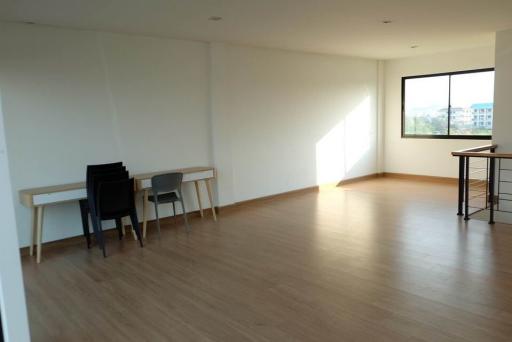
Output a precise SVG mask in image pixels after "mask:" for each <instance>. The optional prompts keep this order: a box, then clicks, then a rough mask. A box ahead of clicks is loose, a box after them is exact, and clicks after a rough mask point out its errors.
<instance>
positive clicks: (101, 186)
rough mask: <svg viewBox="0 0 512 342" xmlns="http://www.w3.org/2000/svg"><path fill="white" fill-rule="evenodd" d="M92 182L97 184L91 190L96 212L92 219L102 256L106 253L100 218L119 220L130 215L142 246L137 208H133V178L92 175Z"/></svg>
mask: <svg viewBox="0 0 512 342" xmlns="http://www.w3.org/2000/svg"><path fill="white" fill-rule="evenodd" d="M115 176H119V175H115ZM110 177H113V176H110ZM92 182H93V185H95V186H97V187H96V188H95V190H93V191H94V193H93V197H94V200H95V203H94V212H95V214H96V215H95V217H94V219H96V222H97V226H98V233H99V234H98V237H100V238H99V242H100V245H101V248H102V250H103V256H104V257H106V256H107V253H106V249H105V242H104V240H103V233H102V226H101V221H102V220H113V219H115V220H121V219H122V218H123V217H125V216H130V220H131V222H132V227H133V229H134V230H135V233H136V235H137V238H138V240H139V244H140V246H141V247H143V244H142V235H141V233H140V227H139V220H138V218H137V210H136V208H135V184H134V180H133V178H127V179H116V180H110V179H109V176H108V175H101V176H94V177H93V178H92ZM121 236H122V235H120V237H121Z"/></svg>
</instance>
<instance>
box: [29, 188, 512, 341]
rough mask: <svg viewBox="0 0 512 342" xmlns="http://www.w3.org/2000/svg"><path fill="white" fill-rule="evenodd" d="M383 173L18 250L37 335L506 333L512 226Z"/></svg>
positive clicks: (511, 300)
mask: <svg viewBox="0 0 512 342" xmlns="http://www.w3.org/2000/svg"><path fill="white" fill-rule="evenodd" d="M456 193H457V191H456V188H455V186H454V185H451V184H447V183H444V184H443V183H428V182H421V181H410V180H400V179H390V178H384V179H382V178H381V179H376V180H369V181H364V182H360V183H356V184H350V185H346V186H344V187H339V188H331V189H326V190H323V191H321V192H319V193H317V192H310V193H302V194H296V195H290V196H287V197H286V198H280V199H274V200H268V201H265V202H262V203H252V204H249V205H246V206H244V207H240V208H237V209H234V210H230V211H226V212H224V213H222V215H220V217H219V221H218V222H217V223H214V222H213V221H212V220H211V219H210V218H205V219H203V220H201V219H199V218H194V219H192V220H191V225H192V232H191V233H190V234H189V235H187V234H186V233H185V230H184V228H183V225H182V224H181V223H179V224H178V225H173V224H168V225H166V227H165V228H164V229H163V231H162V239H161V240H160V241H159V240H158V239H157V237H156V234H154V231H153V234H151V235H149V236H148V241H147V243H146V246H145V247H144V248H143V249H140V248H139V247H138V246H137V245H136V244H135V242H134V241H133V240H132V239H125V241H123V242H119V241H117V240H116V239H115V235H112V237H111V238H110V239H109V241H108V244H107V246H108V249H109V254H110V255H109V257H108V258H107V259H103V257H102V256H101V253H100V251H99V250H98V249H97V248H94V249H92V250H87V249H86V248H85V245H84V243H82V241H80V243H79V244H76V243H75V244H71V245H69V246H65V247H60V248H57V247H55V248H46V250H45V253H44V260H43V262H42V263H41V264H40V265H37V264H36V263H35V261H34V260H33V259H30V258H28V257H24V258H23V269H24V275H25V284H26V293H27V300H28V308H29V316H30V317H29V318H30V323H31V332H32V337H33V341H152V342H153V341H222V342H231V341H279V342H284V341H372V342H373V341H394V342H396V341H512V226H506V225H499V224H497V225H495V226H494V227H493V228H490V227H489V226H488V225H487V224H486V223H485V222H482V221H476V220H471V221H469V223H467V224H466V223H465V222H464V221H463V220H462V219H460V218H459V217H457V216H456V215H455V212H456Z"/></svg>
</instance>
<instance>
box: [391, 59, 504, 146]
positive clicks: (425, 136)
mask: <svg viewBox="0 0 512 342" xmlns="http://www.w3.org/2000/svg"><path fill="white" fill-rule="evenodd" d="M488 71H495V70H494V68H483V69H472V70H462V71H452V72H442V73H437V74H425V75H414V76H404V77H402V128H401V136H402V139H459V140H492V135H460V134H459V135H454V134H452V135H450V112H451V86H452V82H451V76H454V75H461V74H473V73H478V72H488ZM436 76H450V80H449V82H448V134H442V135H441V134H405V81H406V80H409V79H414V78H425V77H436ZM493 103H494V100H493ZM493 116H494V112H493ZM493 128H494V127H493Z"/></svg>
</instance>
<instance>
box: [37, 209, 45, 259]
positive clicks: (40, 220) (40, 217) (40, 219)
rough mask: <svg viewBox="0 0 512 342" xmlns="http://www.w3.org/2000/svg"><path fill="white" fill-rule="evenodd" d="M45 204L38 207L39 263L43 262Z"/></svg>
mask: <svg viewBox="0 0 512 342" xmlns="http://www.w3.org/2000/svg"><path fill="white" fill-rule="evenodd" d="M43 211H44V207H43V206H38V207H37V219H36V222H37V223H36V224H37V258H36V261H37V263H38V264H39V263H40V262H41V244H42V240H43Z"/></svg>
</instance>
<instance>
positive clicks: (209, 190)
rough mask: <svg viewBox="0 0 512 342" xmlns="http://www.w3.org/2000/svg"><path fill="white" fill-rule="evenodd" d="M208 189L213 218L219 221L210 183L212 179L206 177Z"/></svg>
mask: <svg viewBox="0 0 512 342" xmlns="http://www.w3.org/2000/svg"><path fill="white" fill-rule="evenodd" d="M205 183H206V190H208V199H209V200H210V207H211V208H212V214H213V220H214V221H217V215H216V214H215V206H214V205H213V200H212V184H211V183H210V179H205Z"/></svg>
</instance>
